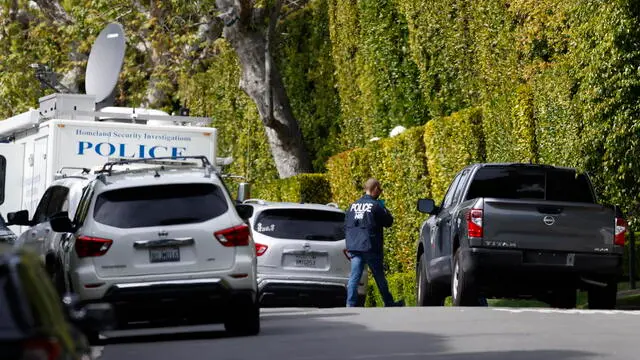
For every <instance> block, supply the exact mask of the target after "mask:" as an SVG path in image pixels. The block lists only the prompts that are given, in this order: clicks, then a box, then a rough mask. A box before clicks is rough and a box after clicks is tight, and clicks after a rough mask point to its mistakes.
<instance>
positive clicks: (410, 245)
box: [327, 127, 429, 272]
mask: <svg viewBox="0 0 640 360" xmlns="http://www.w3.org/2000/svg"><path fill="white" fill-rule="evenodd" d="M423 132H424V127H415V128H412V129H410V130H407V131H405V132H404V133H402V134H400V135H398V136H396V137H394V138H387V139H383V140H380V141H377V142H374V143H370V144H369V145H368V146H367V147H365V148H359V149H355V150H352V151H348V152H344V153H341V154H338V155H336V156H334V157H332V158H330V159H329V161H328V162H327V179H328V181H329V183H330V184H331V192H332V194H333V200H334V202H336V203H337V204H338V205H339V206H340V207H341V208H343V209H346V208H347V207H348V206H349V204H351V203H352V202H354V201H355V200H357V199H358V198H359V197H360V196H362V194H363V190H362V185H363V184H364V182H365V181H366V180H367V179H368V178H369V177H376V178H377V179H378V180H380V182H381V184H382V187H383V189H384V192H383V195H382V196H381V198H382V199H384V200H385V202H386V206H387V208H388V209H389V211H390V212H391V214H392V215H393V217H394V225H393V226H392V227H391V228H389V229H387V230H385V256H386V259H387V265H388V268H389V270H390V271H391V272H403V271H409V270H411V269H413V268H414V267H415V264H414V263H413V255H412V254H413V252H414V251H415V246H416V241H417V238H416V236H417V234H418V227H419V226H420V224H421V222H422V221H423V220H424V219H423V216H422V215H421V214H420V213H418V211H417V210H416V206H415V204H416V200H417V199H418V198H420V197H426V196H429V176H428V175H427V171H426V169H427V167H426V159H425V150H424V143H423V140H422V138H423Z"/></svg>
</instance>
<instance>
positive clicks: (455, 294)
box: [451, 261, 460, 299]
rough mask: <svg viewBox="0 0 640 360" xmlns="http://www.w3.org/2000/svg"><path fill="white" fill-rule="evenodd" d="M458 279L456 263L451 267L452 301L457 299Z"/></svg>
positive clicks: (458, 269) (458, 268) (458, 273)
mask: <svg viewBox="0 0 640 360" xmlns="http://www.w3.org/2000/svg"><path fill="white" fill-rule="evenodd" d="M459 277H460V266H459V265H458V262H457V261H456V262H455V264H454V265H453V289H451V293H452V297H453V298H454V299H457V298H458V278H459Z"/></svg>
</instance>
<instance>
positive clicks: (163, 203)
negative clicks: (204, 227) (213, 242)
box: [93, 184, 228, 228]
mask: <svg viewBox="0 0 640 360" xmlns="http://www.w3.org/2000/svg"><path fill="white" fill-rule="evenodd" d="M227 210H228V206H227V201H226V198H225V197H224V195H223V190H222V189H220V188H219V187H218V186H215V185H213V184H171V185H156V186H144V187H132V188H126V189H118V190H111V191H107V192H104V193H102V194H100V195H98V197H97V198H96V204H95V208H94V211H93V217H94V219H95V220H96V221H97V222H99V223H102V224H105V225H109V226H114V227H118V228H134V227H150V226H162V225H177V224H192V223H199V222H204V221H207V220H210V219H213V218H215V217H218V216H220V215H222V214H224V213H225V212H227Z"/></svg>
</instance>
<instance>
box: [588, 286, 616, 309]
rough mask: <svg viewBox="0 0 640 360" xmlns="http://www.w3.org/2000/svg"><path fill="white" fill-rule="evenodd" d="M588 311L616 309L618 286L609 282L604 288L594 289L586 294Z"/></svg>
mask: <svg viewBox="0 0 640 360" xmlns="http://www.w3.org/2000/svg"><path fill="white" fill-rule="evenodd" d="M587 297H588V301H589V309H599V310H612V309H615V308H616V303H617V297H618V284H616V282H615V281H610V282H608V283H607V286H606V287H604V288H601V287H597V288H596V287H594V288H592V289H589V290H588V292H587Z"/></svg>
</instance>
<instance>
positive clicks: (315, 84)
mask: <svg viewBox="0 0 640 360" xmlns="http://www.w3.org/2000/svg"><path fill="white" fill-rule="evenodd" d="M279 28H280V33H281V35H280V39H279V41H278V46H277V49H276V51H275V55H274V56H275V58H276V60H277V62H278V67H279V69H280V72H281V73H282V76H283V78H284V83H285V87H286V88H287V89H288V90H289V92H288V95H289V100H290V102H291V107H292V109H293V114H294V115H295V117H296V119H298V121H299V123H300V127H301V129H302V133H303V137H304V140H305V144H306V146H307V149H308V150H309V152H310V153H311V155H312V156H313V157H314V161H313V165H314V169H315V170H316V171H319V172H322V171H324V163H325V161H326V159H327V157H329V156H331V155H333V154H335V153H336V152H339V150H340V145H339V143H338V138H339V135H340V125H339V116H340V98H339V96H338V91H337V89H336V88H335V86H334V84H335V77H334V72H335V67H334V63H333V61H332V59H331V40H330V38H329V20H328V4H327V1H326V0H315V1H311V2H310V3H309V4H308V5H307V6H306V7H305V8H303V9H301V10H299V11H296V12H294V13H293V14H291V15H290V16H289V17H287V18H286V19H284V20H283V21H282V22H281V24H280V25H279Z"/></svg>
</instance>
